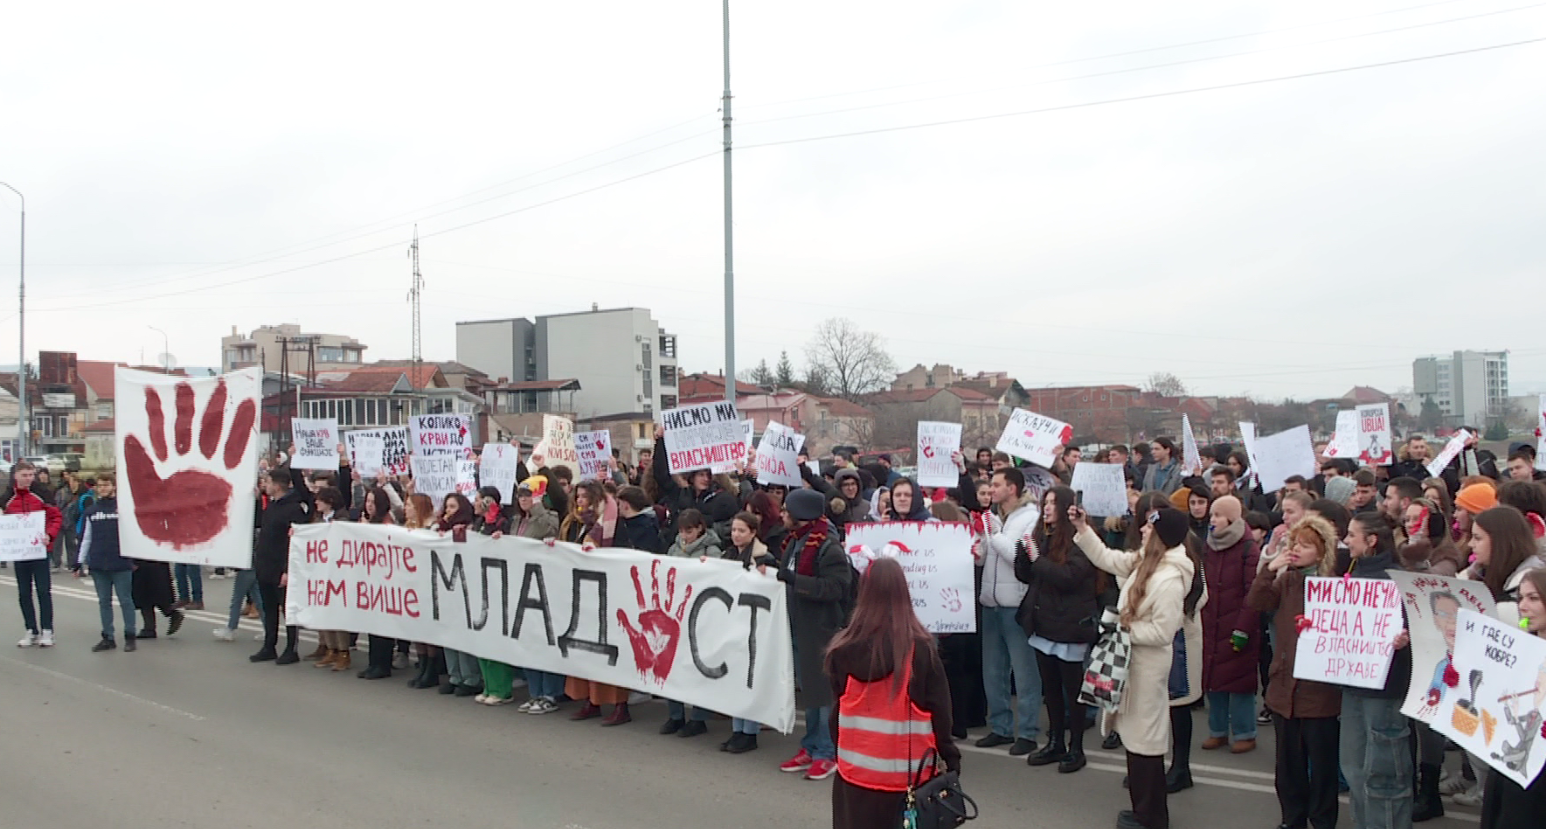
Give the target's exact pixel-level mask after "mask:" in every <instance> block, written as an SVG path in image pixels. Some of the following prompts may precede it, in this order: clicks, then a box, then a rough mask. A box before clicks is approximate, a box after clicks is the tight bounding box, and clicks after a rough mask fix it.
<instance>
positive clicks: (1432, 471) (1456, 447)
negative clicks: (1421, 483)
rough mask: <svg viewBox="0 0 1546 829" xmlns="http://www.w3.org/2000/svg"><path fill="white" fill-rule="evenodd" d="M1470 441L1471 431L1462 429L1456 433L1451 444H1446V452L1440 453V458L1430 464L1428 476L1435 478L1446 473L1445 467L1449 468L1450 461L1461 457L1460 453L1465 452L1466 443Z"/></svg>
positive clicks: (1450, 441)
mask: <svg viewBox="0 0 1546 829" xmlns="http://www.w3.org/2000/svg"><path fill="white" fill-rule="evenodd" d="M1470 439H1471V433H1470V432H1469V431H1467V430H1465V429H1461V430H1460V431H1458V432H1456V433H1455V436H1454V437H1452V438H1450V439H1449V443H1446V444H1444V451H1443V452H1440V453H1439V456H1438V457H1436V458H1434V459H1433V460H1432V461H1429V462H1428V474H1429V475H1431V476H1433V477H1435V478H1437V477H1439V475H1441V474H1442V473H1443V472H1444V467H1446V466H1449V462H1450V461H1452V460H1454V459H1455V458H1457V457H1459V455H1460V453H1461V452H1463V451H1465V442H1466V441H1468V440H1470Z"/></svg>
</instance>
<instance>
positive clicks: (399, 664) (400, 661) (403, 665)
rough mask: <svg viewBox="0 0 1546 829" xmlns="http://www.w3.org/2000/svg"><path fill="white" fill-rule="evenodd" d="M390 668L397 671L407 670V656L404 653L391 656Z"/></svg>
mask: <svg viewBox="0 0 1546 829" xmlns="http://www.w3.org/2000/svg"><path fill="white" fill-rule="evenodd" d="M392 668H393V670H398V671H406V670H408V654H406V653H397V654H393V655H392Z"/></svg>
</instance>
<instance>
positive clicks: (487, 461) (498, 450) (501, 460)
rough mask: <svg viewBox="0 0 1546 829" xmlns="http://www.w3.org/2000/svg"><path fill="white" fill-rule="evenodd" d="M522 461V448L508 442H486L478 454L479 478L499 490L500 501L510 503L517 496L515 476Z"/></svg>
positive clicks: (485, 484) (486, 484)
mask: <svg viewBox="0 0 1546 829" xmlns="http://www.w3.org/2000/svg"><path fill="white" fill-rule="evenodd" d="M520 463H521V450H519V449H517V448H515V447H514V446H511V445H510V444H508V443H485V444H483V452H482V453H480V454H479V455H478V478H479V479H481V480H482V481H483V485H484V486H491V487H494V488H495V489H498V490H499V503H501V504H508V503H510V501H511V500H512V499H513V498H514V497H515V485H516V484H517V483H519V482H518V481H516V480H515V476H516V475H517V474H519V472H518V471H517V470H518V468H519V466H520Z"/></svg>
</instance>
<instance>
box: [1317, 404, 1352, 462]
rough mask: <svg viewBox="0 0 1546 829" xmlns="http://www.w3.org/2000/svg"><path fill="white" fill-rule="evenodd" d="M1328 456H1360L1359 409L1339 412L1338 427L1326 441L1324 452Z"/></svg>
mask: <svg viewBox="0 0 1546 829" xmlns="http://www.w3.org/2000/svg"><path fill="white" fill-rule="evenodd" d="M1322 454H1324V455H1325V456H1326V457H1328V458H1356V457H1358V411H1357V410H1356V409H1343V410H1342V411H1340V412H1337V428H1336V430H1335V431H1333V432H1332V433H1331V440H1329V441H1327V442H1326V451H1325V452H1324V453H1322Z"/></svg>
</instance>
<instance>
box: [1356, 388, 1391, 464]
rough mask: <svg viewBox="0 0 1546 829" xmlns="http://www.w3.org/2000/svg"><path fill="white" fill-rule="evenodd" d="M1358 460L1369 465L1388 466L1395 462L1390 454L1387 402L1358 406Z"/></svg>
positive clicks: (1388, 409) (1388, 405)
mask: <svg viewBox="0 0 1546 829" xmlns="http://www.w3.org/2000/svg"><path fill="white" fill-rule="evenodd" d="M1358 460H1360V461H1362V462H1363V463H1365V464H1368V465H1369V466H1390V465H1391V464H1392V463H1394V462H1395V456H1394V455H1393V454H1391V444H1390V404H1389V403H1372V404H1370V405H1368V406H1359V407H1358Z"/></svg>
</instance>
